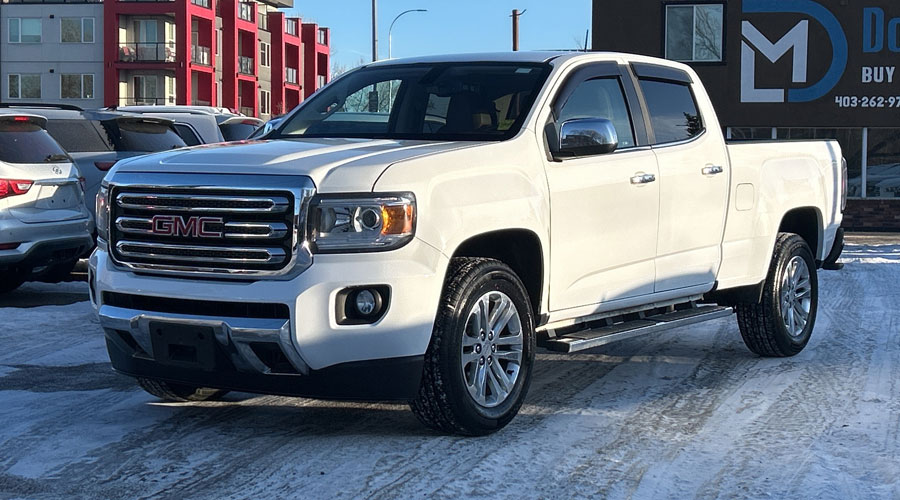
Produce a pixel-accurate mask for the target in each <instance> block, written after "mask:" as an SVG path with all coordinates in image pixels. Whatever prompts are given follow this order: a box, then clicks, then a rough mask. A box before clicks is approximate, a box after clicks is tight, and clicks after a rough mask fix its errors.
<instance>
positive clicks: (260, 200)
mask: <svg viewBox="0 0 900 500" xmlns="http://www.w3.org/2000/svg"><path fill="white" fill-rule="evenodd" d="M116 204H117V205H118V206H120V207H122V208H126V209H133V210H153V211H156V212H238V213H284V212H286V211H287V210H288V209H290V202H289V200H288V199H287V198H285V197H283V196H244V195H238V196H226V195H203V194H156V193H152V194H148V193H129V192H127V191H126V192H123V193H119V194H118V195H117V196H116Z"/></svg>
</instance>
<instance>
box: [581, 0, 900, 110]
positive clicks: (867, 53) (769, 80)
mask: <svg viewBox="0 0 900 500" xmlns="http://www.w3.org/2000/svg"><path fill="white" fill-rule="evenodd" d="M679 3H690V4H696V3H710V2H702V1H700V2H661V1H658V0H656V1H651V0H627V1H621V0H594V3H593V48H594V50H613V51H622V52H632V53H638V54H646V55H651V56H656V57H663V55H664V46H663V37H664V28H665V27H664V25H665V16H664V11H665V6H666V4H679ZM712 3H724V4H725V26H724V38H725V52H724V61H723V62H721V63H691V65H692V66H693V67H694V69H695V70H696V71H697V72H698V73H699V74H700V77H701V79H702V80H703V82H704V84H705V85H706V87H707V89H708V91H709V93H710V95H711V96H712V99H713V102H714V104H715V105H716V108H717V111H718V113H719V119H720V121H721V122H722V124H723V125H727V126H740V127H772V126H778V127H897V126H900V1H898V0H865V1H860V0H815V1H814V0H746V2H745V1H741V0H730V1H727V2H712ZM866 8H870V9H875V10H870V11H868V12H867V13H866V12H865V11H864V9H866ZM771 10H799V11H802V12H771ZM756 11H758V12H756ZM866 18H867V19H868V20H869V21H870V23H869V29H868V30H864V25H865V23H864V21H865V19H866ZM895 18H897V19H896V21H892V20H894V19H895ZM744 21H748V22H750V23H751V24H752V25H753V26H754V27H755V28H756V29H757V30H758V31H759V32H760V33H761V34H762V35H763V36H765V37H766V39H768V40H769V42H770V43H773V42H777V41H778V40H780V39H781V38H782V37H784V36H785V35H786V34H787V33H788V32H789V31H791V30H792V29H793V28H794V27H796V26H797V25H798V23H800V22H801V21H807V22H808V53H807V57H806V63H807V79H806V81H805V82H798V83H794V82H792V69H793V66H794V65H793V59H794V58H793V55H794V50H795V49H790V50H788V51H787V52H786V53H785V54H784V55H782V56H781V57H780V58H778V59H777V60H776V62H775V63H772V62H770V61H769V60H768V59H767V58H766V57H765V56H764V55H763V54H762V52H761V50H759V48H757V47H756V46H755V45H753V44H752V43H751V42H750V41H749V40H747V39H746V38H745V37H743V36H742V23H743V22H744ZM829 24H833V26H832V27H831V34H829V32H828V30H827V29H826V26H828V25H829ZM892 31H893V32H894V33H891V32H892ZM865 35H868V40H866V36H865ZM842 37H843V38H845V39H846V45H844V44H843V42H842V40H841V38H842ZM878 40H880V41H881V42H880V45H881V47H880V49H881V50H877V49H878V48H879V47H878V45H879V42H878ZM742 44H746V45H747V46H748V47H749V48H750V49H752V51H753V52H752V53H753V61H754V63H755V73H751V72H750V71H749V66H748V67H747V68H742V60H741V59H742V58H741V55H742ZM801 53H802V51H801ZM841 54H845V55H846V58H845V60H846V62H845V63H844V62H843V60H844V58H842V57H841ZM832 66H834V67H835V70H834V71H833V74H834V75H836V76H837V78H834V79H828V78H825V77H826V75H827V74H828V72H829V70H830V68H831V67H832ZM864 67H868V68H873V78H877V76H878V75H879V72H883V73H881V74H882V75H883V79H884V81H883V82H881V83H878V82H876V81H872V82H870V83H863V68H864ZM882 68H883V69H882ZM889 71H893V76H892V80H893V81H892V82H888V81H887V74H888V72H889ZM742 78H743V79H744V82H745V86H746V83H747V82H750V85H751V86H752V87H755V88H756V89H784V91H785V92H784V96H785V97H784V102H747V101H748V100H751V101H752V100H753V98H752V96H753V95H754V94H753V92H745V93H744V95H742V90H741V82H742ZM822 80H824V82H823V83H822V84H820V87H821V88H822V90H823V91H822V92H818V93H817V94H821V95H819V96H810V95H809V91H808V90H804V89H808V88H809V87H814V86H815V85H817V84H819V82H820V81H822ZM814 88H815V87H814ZM804 92H807V94H806V95H804V94H803V93H804ZM748 96H750V98H749V99H748ZM811 97H815V98H811ZM742 100H743V102H742Z"/></svg>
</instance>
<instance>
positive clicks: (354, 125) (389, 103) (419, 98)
mask: <svg viewBox="0 0 900 500" xmlns="http://www.w3.org/2000/svg"><path fill="white" fill-rule="evenodd" d="M549 72H550V67H549V65H546V64H518V63H515V64H510V63H441V64H412V65H395V66H375V67H369V68H362V69H359V70H356V71H353V72H350V73H348V74H347V75H345V76H343V77H342V78H340V79H338V80H335V81H334V82H333V83H332V84H330V85H329V86H327V87H325V88H323V89H322V90H320V91H319V92H318V93H316V94H314V95H313V96H312V97H311V98H310V99H309V100H308V101H307V102H306V103H304V104H302V105H301V107H300V109H299V110H297V112H296V113H294V114H293V115H291V116H290V117H288V118H287V119H286V121H285V123H284V124H283V126H282V127H281V128H280V129H279V131H278V133H277V135H278V136H280V137H350V138H372V139H376V138H377V139H382V138H383V139H420V140H472V141H496V140H504V139H509V138H511V137H513V136H514V135H515V134H516V133H517V132H518V131H519V129H520V128H521V127H522V122H524V121H525V117H526V116H527V115H528V112H529V110H530V109H531V106H532V104H533V103H534V99H535V98H536V97H537V93H538V92H539V91H540V89H541V86H542V85H543V83H544V80H545V79H546V78H547V74H548V73H549Z"/></svg>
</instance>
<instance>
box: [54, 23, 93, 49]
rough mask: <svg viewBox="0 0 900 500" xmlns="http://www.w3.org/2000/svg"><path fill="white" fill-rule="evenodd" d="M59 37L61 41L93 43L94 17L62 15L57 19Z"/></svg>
mask: <svg viewBox="0 0 900 500" xmlns="http://www.w3.org/2000/svg"><path fill="white" fill-rule="evenodd" d="M59 39H60V41H62V42H63V43H94V18H93V17H63V18H62V19H60V20H59Z"/></svg>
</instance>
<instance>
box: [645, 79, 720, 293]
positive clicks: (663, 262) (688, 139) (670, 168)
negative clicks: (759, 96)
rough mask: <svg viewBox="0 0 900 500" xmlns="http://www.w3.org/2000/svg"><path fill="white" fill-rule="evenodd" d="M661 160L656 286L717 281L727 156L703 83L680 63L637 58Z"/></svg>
mask: <svg viewBox="0 0 900 500" xmlns="http://www.w3.org/2000/svg"><path fill="white" fill-rule="evenodd" d="M632 67H633V69H634V73H635V74H636V75H637V77H638V81H639V84H638V86H639V87H640V90H641V94H642V96H643V101H644V103H645V106H646V110H647V114H648V115H649V126H648V134H649V135H650V140H651V143H652V144H653V153H654V154H655V155H656V158H657V163H658V166H659V193H660V201H659V235H658V239H657V242H656V248H657V249H656V287H655V291H656V292H665V291H669V290H675V289H679V288H686V287H695V286H699V285H710V286H712V284H713V283H715V280H716V272H717V270H718V267H719V263H720V261H721V244H722V236H723V232H724V230H725V215H726V211H727V208H728V191H729V179H730V172H729V162H728V153H727V150H726V148H725V141H724V138H723V137H722V133H721V130H720V128H719V124H718V121H717V119H716V118H715V112H714V111H713V109H712V106H711V104H710V102H709V99H708V98H707V97H706V93H705V91H704V89H703V88H702V86H700V85H701V84H700V83H699V82H694V81H693V80H692V77H691V76H690V75H689V74H688V73H686V72H683V71H681V70H679V69H677V68H670V67H663V66H655V65H651V64H633V65H632Z"/></svg>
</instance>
